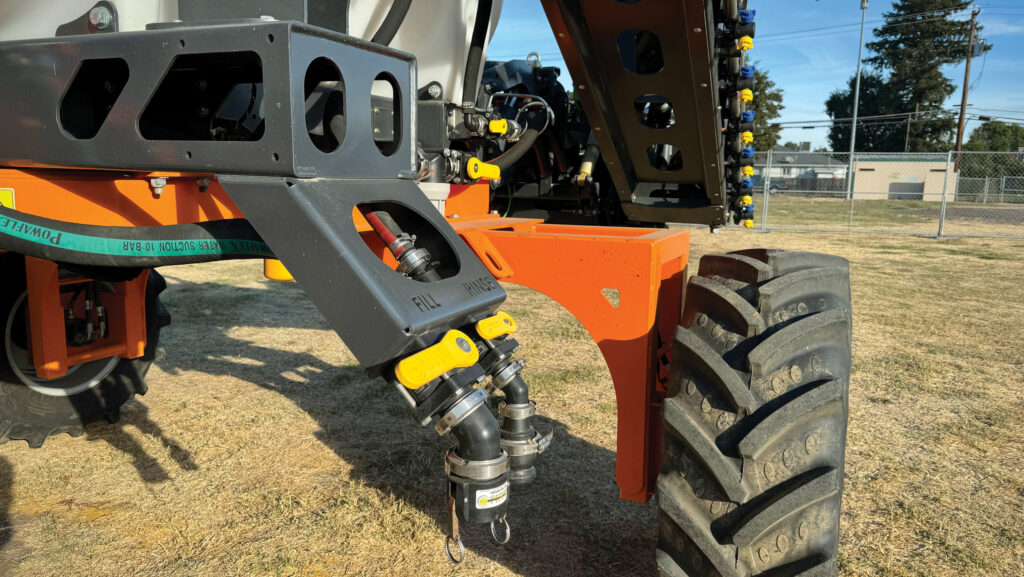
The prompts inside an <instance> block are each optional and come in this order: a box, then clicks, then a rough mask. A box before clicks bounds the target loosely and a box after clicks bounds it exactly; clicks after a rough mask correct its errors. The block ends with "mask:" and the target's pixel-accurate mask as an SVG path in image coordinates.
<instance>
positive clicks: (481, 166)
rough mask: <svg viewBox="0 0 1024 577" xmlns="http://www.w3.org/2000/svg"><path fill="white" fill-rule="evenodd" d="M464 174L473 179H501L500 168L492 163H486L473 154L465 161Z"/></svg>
mask: <svg viewBox="0 0 1024 577" xmlns="http://www.w3.org/2000/svg"><path fill="white" fill-rule="evenodd" d="M466 174H467V175H468V176H469V177H470V178H472V179H473V180H476V179H478V178H489V179H491V180H501V168H499V167H498V166H497V165H494V164H487V163H486V162H484V161H482V160H480V159H479V158H476V157H475V156H474V157H473V158H470V159H469V162H467V163H466Z"/></svg>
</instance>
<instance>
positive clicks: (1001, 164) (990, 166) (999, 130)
mask: <svg viewBox="0 0 1024 577" xmlns="http://www.w3.org/2000/svg"><path fill="white" fill-rule="evenodd" d="M1021 146H1024V126H1019V125H1016V124H1006V123H1005V122H998V121H989V122H985V123H983V124H982V125H981V126H979V127H977V128H975V129H974V130H972V131H971V137H970V138H969V139H968V140H967V142H965V143H964V150H970V151H979V152H1014V153H1015V152H1017V149H1018V147H1021ZM1022 174H1024V162H1021V157H1020V155H1019V154H965V155H963V159H962V160H961V161H960V175H961V176H965V177H975V178H981V177H988V178H999V177H1002V176H1020V175H1022Z"/></svg>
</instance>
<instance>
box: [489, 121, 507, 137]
mask: <svg viewBox="0 0 1024 577" xmlns="http://www.w3.org/2000/svg"><path fill="white" fill-rule="evenodd" d="M487 130H490V131H491V133H492V134H508V121H507V120H505V119H504V118H502V119H501V120H492V121H490V122H488V123H487Z"/></svg>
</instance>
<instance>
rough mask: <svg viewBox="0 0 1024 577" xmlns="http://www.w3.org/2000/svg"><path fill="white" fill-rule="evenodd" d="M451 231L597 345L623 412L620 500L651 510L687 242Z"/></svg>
mask: <svg viewBox="0 0 1024 577" xmlns="http://www.w3.org/2000/svg"><path fill="white" fill-rule="evenodd" d="M451 222H452V225H453V226H454V228H455V230H456V231H458V232H459V233H460V234H461V235H462V237H463V239H464V240H465V241H466V242H467V244H469V245H470V246H471V248H473V250H474V251H475V252H476V253H477V254H478V255H481V257H483V256H484V255H489V254H490V255H492V257H493V255H494V253H495V251H496V252H497V254H498V255H500V257H499V258H500V261H499V262H501V263H503V264H504V266H503V267H501V268H502V272H503V273H504V274H502V275H501V277H500V280H503V281H506V282H513V283H516V284H520V285H523V286H526V287H529V288H532V289H534V290H537V291H539V292H541V293H544V294H545V295H547V296H549V297H551V298H552V299H554V300H555V301H557V302H558V303H559V304H561V305H562V306H564V307H565V308H566V309H567V310H568V311H569V312H570V313H572V314H573V316H575V317H576V318H577V319H579V321H580V322H581V323H582V324H583V326H584V328H586V329H587V331H588V332H589V333H590V335H591V336H592V337H593V338H594V340H595V341H596V342H597V345H598V347H599V348H600V349H601V353H602V354H603V356H604V358H605V361H606V362H607V363H608V368H609V371H610V372H611V376H612V381H613V383H614V386H615V395H616V400H617V404H618V436H617V445H618V447H617V455H616V481H617V482H618V485H619V492H620V495H621V497H622V498H623V499H628V500H631V501H639V502H646V501H647V500H648V499H649V498H650V496H651V495H652V494H653V492H654V486H655V483H656V480H657V474H658V466H659V462H660V450H661V417H660V415H661V399H662V394H663V393H664V382H665V380H666V378H667V367H668V361H669V355H670V354H671V349H672V347H671V344H672V340H673V334H674V331H675V328H676V325H678V324H679V320H680V316H681V309H682V289H683V282H684V280H685V270H686V264H687V259H688V256H689V239H690V235H689V232H687V231H683V230H666V229H642V228H613V227H597V226H561V225H550V224H540V223H538V222H537V221H535V220H527V219H508V218H496V217H495V218H491V219H478V220H475V221H472V222H460V220H459V219H454V220H452V221H451ZM481 237H482V238H485V239H486V240H487V242H486V243H481V242H480V238H481ZM486 262H487V259H485V263H486ZM492 272H494V271H492ZM495 276H498V275H495ZM606 295H607V296H606ZM616 295H617V299H616Z"/></svg>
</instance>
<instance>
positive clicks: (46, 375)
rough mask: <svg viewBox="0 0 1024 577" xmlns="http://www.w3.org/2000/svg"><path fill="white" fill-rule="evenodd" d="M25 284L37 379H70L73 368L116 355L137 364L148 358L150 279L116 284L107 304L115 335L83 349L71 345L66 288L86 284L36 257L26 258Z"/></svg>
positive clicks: (143, 277)
mask: <svg viewBox="0 0 1024 577" xmlns="http://www.w3.org/2000/svg"><path fill="white" fill-rule="evenodd" d="M25 279H26V285H27V291H28V293H27V295H28V332H29V337H30V338H29V348H30V351H31V355H32V364H33V366H34V367H35V370H36V376H37V377H40V378H43V379H56V378H60V377H63V376H64V375H66V374H67V372H68V367H71V366H74V365H78V364H82V363H87V362H90V361H95V360H98V359H104V358H108V357H113V356H120V357H122V358H126V359H134V358H138V357H141V356H142V355H143V354H144V353H145V349H146V307H145V304H146V303H145V296H146V283H147V280H148V275H147V274H144V273H143V274H140V275H139V276H138V277H136V278H135V279H133V280H129V281H124V282H118V283H114V284H115V286H116V292H115V294H113V295H108V297H107V298H106V299H105V300H104V305H105V307H106V309H107V312H108V315H109V316H108V322H109V323H110V335H109V336H108V337H106V338H102V339H99V340H97V341H96V342H95V343H92V344H90V345H87V346H82V347H69V346H68V344H67V339H66V336H65V327H64V307H65V306H67V305H68V303H67V302H66V301H67V296H65V295H62V294H61V292H60V287H61V286H62V285H65V284H73V283H76V282H82V281H83V280H86V279H82V278H67V279H62V278H61V277H60V275H59V274H58V269H57V263H55V262H53V261H49V260H43V259H39V258H34V257H30V256H27V257H25Z"/></svg>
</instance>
